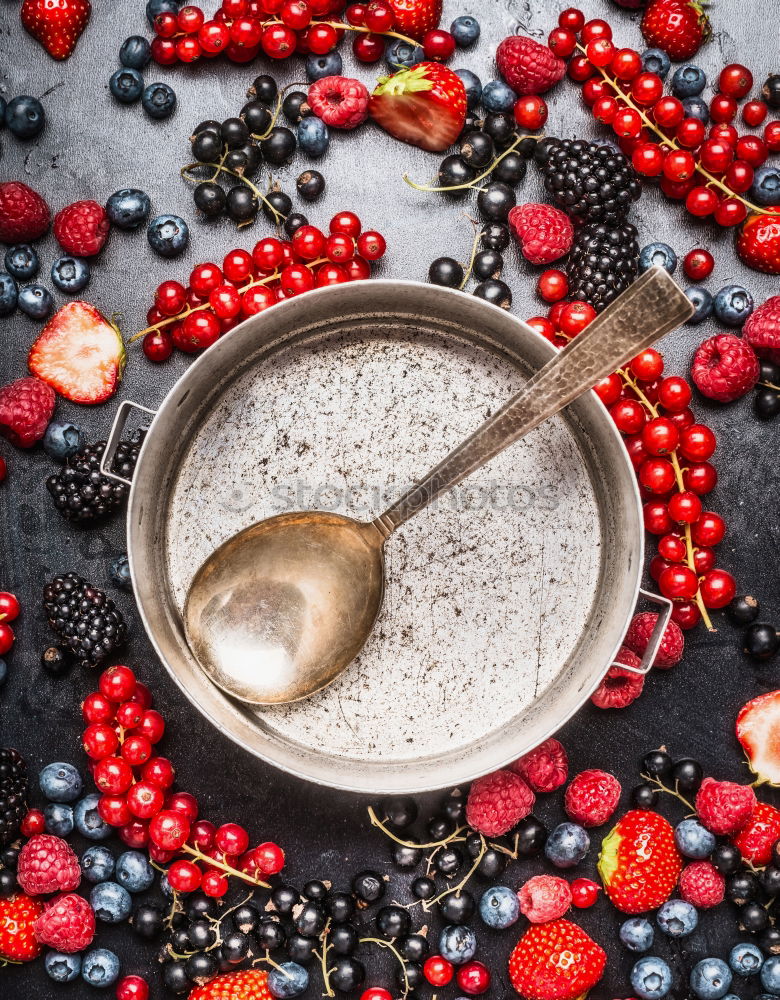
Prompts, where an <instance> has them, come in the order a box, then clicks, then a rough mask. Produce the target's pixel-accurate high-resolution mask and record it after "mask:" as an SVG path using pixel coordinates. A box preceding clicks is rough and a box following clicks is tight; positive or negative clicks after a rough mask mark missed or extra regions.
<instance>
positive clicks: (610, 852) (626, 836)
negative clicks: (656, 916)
mask: <svg viewBox="0 0 780 1000" xmlns="http://www.w3.org/2000/svg"><path fill="white" fill-rule="evenodd" d="M598 869H599V875H601V881H602V882H603V883H604V889H605V890H606V893H607V895H608V896H609V898H610V901H611V903H612V905H613V906H614V907H616V908H617V909H618V910H621V911H622V912H623V913H645V912H646V911H647V910H654V909H655V908H656V907H658V906H660V905H661V904H662V903H665V902H666V900H667V899H668V898H669V897H670V896H671V894H672V892H673V891H674V887H675V886H676V885H677V880H678V879H679V877H680V872H681V871H682V858H681V857H680V852H679V851H678V850H677V846H676V844H675V842H674V831H673V830H672V827H671V825H670V823H669V822H668V821H667V820H665V819H664V817H663V816H660V815H659V814H658V813H655V812H650V811H649V810H645V809H632V810H631V812H627V813H626V815H625V816H624V817H623V818H622V819H621V820H620V821H619V822H618V823H617V825H616V826H614V827H613V828H612V830H611V831H610V832H609V833H608V834H607V836H606V837H605V838H604V840H603V842H602V844H601V854H600V855H599V863H598Z"/></svg>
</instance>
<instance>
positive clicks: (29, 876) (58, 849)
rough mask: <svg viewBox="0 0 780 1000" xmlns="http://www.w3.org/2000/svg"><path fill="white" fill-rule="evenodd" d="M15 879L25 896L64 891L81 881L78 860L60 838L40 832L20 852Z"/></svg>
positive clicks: (76, 885)
mask: <svg viewBox="0 0 780 1000" xmlns="http://www.w3.org/2000/svg"><path fill="white" fill-rule="evenodd" d="M16 877H17V879H18V880H19V885H20V886H21V887H22V888H23V889H24V891H25V892H26V893H27V894H28V896H41V895H43V894H44V893H47V892H67V891H68V890H70V889H76V888H77V887H78V885H79V883H80V882H81V867H80V865H79V859H78V858H77V857H76V855H75V854H74V853H73V851H72V849H71V847H70V845H69V844H66V843H65V841H64V840H62V839H61V838H60V837H52V836H51V835H50V834H48V833H39V834H38V835H37V836H35V837H31V838H30V839H29V840H28V841H27V843H26V844H25V845H24V847H23V848H22V849H21V851H20V852H19V861H18V864H17V870H16Z"/></svg>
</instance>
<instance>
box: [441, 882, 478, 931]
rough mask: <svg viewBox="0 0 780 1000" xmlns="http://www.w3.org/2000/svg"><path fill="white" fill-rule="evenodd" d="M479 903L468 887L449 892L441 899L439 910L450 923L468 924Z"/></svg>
mask: <svg viewBox="0 0 780 1000" xmlns="http://www.w3.org/2000/svg"><path fill="white" fill-rule="evenodd" d="M476 908H477V904H476V902H475V901H474V897H473V896H472V894H471V893H470V892H469V891H468V889H461V890H460V891H458V892H448V893H447V895H446V896H445V897H444V899H442V900H440V901H439V910H440V911H441V915H442V917H443V918H444V920H445V921H446V922H447V923H448V924H467V923H468V922H469V920H471V918H472V917H473V916H474V911H475V910H476Z"/></svg>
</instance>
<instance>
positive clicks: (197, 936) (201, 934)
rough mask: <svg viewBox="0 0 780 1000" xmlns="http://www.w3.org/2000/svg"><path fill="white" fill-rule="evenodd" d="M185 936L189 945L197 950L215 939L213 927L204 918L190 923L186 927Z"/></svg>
mask: <svg viewBox="0 0 780 1000" xmlns="http://www.w3.org/2000/svg"><path fill="white" fill-rule="evenodd" d="M187 937H188V938H189V942H190V946H191V947H192V948H193V949H194V950H195V951H199V950H200V949H201V948H208V947H209V945H212V944H214V942H215V941H216V939H217V935H216V932H215V930H214V928H213V927H212V926H211V924H210V923H207V921H205V920H196V921H195V922H194V923H192V924H190V926H189V928H188V929H187Z"/></svg>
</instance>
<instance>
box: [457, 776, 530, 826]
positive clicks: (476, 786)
mask: <svg viewBox="0 0 780 1000" xmlns="http://www.w3.org/2000/svg"><path fill="white" fill-rule="evenodd" d="M534 800H535V796H534V793H533V792H532V791H531V789H530V788H529V787H528V785H526V783H525V782H524V781H523V779H522V778H521V777H520V775H518V774H515V773H514V772H513V771H494V772H493V773H492V774H488V775H485V777H484V778H478V779H477V780H476V781H475V782H473V783H472V785H471V788H470V790H469V796H468V801H467V804H466V819H467V821H468V824H469V826H471V827H472V828H473V829H474V830H478V831H479V832H480V833H483V834H485V835H486V836H488V837H500V836H501V835H502V834H504V833H507V832H508V831H509V830H511V829H512V827H513V826H516V824H517V823H519V821H520V820H521V819H523V818H524V817H526V816H527V815H528V814H529V813H530V812H531V809H532V808H533V804H534Z"/></svg>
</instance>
